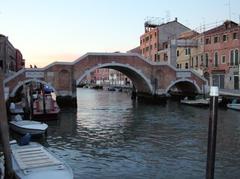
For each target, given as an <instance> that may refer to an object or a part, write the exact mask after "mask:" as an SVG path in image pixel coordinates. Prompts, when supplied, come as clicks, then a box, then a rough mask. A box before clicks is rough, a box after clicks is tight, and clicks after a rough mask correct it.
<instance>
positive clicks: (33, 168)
mask: <svg viewBox="0 0 240 179" xmlns="http://www.w3.org/2000/svg"><path fill="white" fill-rule="evenodd" d="M11 150H12V166H13V170H14V172H15V176H16V178H17V179H73V172H72V169H71V168H70V167H69V166H68V165H67V164H66V163H65V162H64V161H62V160H60V159H58V158H57V157H56V156H55V155H53V154H52V153H51V152H50V151H48V150H47V149H46V148H45V147H43V146H42V145H40V144H38V143H35V142H30V143H29V144H28V145H23V146H20V145H18V144H17V143H16V142H15V143H11Z"/></svg>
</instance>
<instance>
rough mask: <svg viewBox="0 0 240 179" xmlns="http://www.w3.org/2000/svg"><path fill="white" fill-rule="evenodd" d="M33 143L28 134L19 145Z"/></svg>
mask: <svg viewBox="0 0 240 179" xmlns="http://www.w3.org/2000/svg"><path fill="white" fill-rule="evenodd" d="M30 141H31V134H29V133H27V134H26V135H25V136H23V137H21V139H20V141H19V145H20V146H22V145H28V144H29V142H30Z"/></svg>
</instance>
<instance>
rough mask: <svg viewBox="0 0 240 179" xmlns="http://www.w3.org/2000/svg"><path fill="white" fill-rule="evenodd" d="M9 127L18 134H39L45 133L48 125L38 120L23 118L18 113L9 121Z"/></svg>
mask: <svg viewBox="0 0 240 179" xmlns="http://www.w3.org/2000/svg"><path fill="white" fill-rule="evenodd" d="M9 124H10V128H11V129H12V130H13V131H15V132H17V133H20V134H23V135H24V134H27V133H29V134H31V135H40V134H44V133H46V130H47V128H48V125H47V124H45V123H42V122H38V121H32V120H23V119H22V117H21V116H20V115H16V116H14V117H13V119H12V120H11V121H10V122H9Z"/></svg>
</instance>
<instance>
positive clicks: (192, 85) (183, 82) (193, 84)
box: [166, 79, 201, 93]
mask: <svg viewBox="0 0 240 179" xmlns="http://www.w3.org/2000/svg"><path fill="white" fill-rule="evenodd" d="M174 86H176V87H177V88H181V87H184V86H188V87H190V88H189V89H192V90H194V91H195V92H197V93H201V88H200V87H199V86H198V85H197V83H196V82H195V81H193V80H190V79H178V80H176V81H174V82H173V83H172V84H170V85H169V86H168V87H167V89H166V93H169V91H170V89H171V88H173V87H174ZM179 86H180V87H179Z"/></svg>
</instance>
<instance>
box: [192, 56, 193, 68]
mask: <svg viewBox="0 0 240 179" xmlns="http://www.w3.org/2000/svg"><path fill="white" fill-rule="evenodd" d="M192 67H193V57H192Z"/></svg>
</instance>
